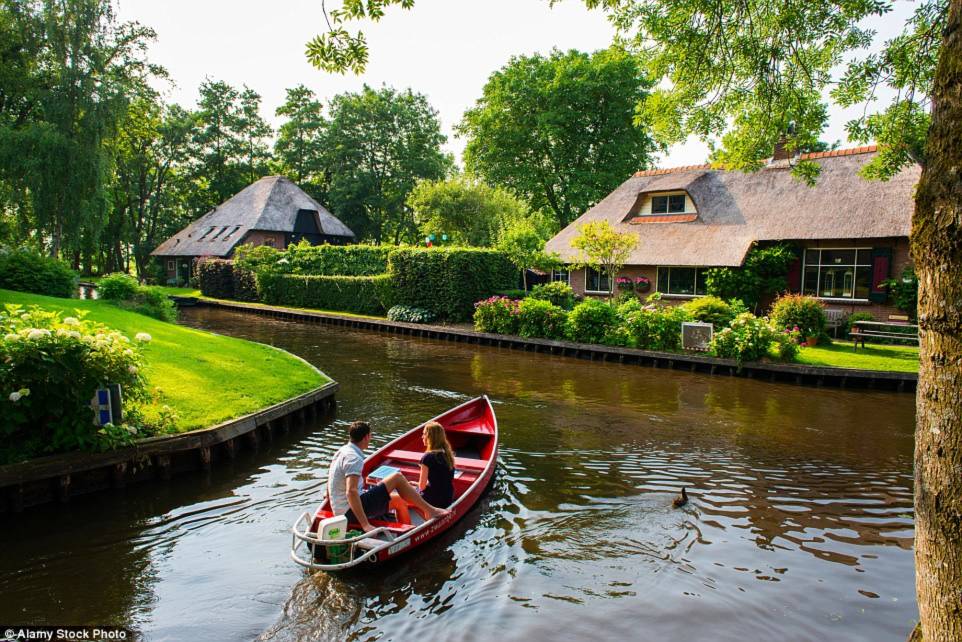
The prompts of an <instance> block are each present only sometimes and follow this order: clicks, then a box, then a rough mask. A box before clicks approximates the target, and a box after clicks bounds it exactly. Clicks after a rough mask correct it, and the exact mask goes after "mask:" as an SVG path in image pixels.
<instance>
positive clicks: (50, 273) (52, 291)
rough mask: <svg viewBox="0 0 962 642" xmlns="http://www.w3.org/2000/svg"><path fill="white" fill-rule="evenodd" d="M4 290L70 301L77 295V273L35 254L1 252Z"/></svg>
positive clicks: (0, 277)
mask: <svg viewBox="0 0 962 642" xmlns="http://www.w3.org/2000/svg"><path fill="white" fill-rule="evenodd" d="M0 288H4V289H6V290H18V291H20V292H33V293H34V294H46V295H47V296H58V297H62V298H70V297H72V296H75V295H76V294H77V273H76V272H74V271H73V270H71V269H70V268H69V267H67V264H66V263H64V262H63V261H59V260H57V259H52V258H50V257H47V256H41V255H40V254H36V253H34V252H29V251H27V250H11V251H9V252H7V251H3V250H0Z"/></svg>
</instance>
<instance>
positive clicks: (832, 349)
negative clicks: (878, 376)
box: [796, 341, 919, 372]
mask: <svg viewBox="0 0 962 642" xmlns="http://www.w3.org/2000/svg"><path fill="white" fill-rule="evenodd" d="M796 362H797V363H803V364H806V365H810V366H834V367H836V368H859V369H862V370H890V371H895V372H918V371H919V349H918V347H917V346H896V345H873V344H871V343H866V344H865V348H862V347H859V349H858V351H856V350H855V349H853V347H852V344H851V342H848V341H838V342H837V343H829V344H821V343H820V344H819V345H817V346H815V347H813V348H806V347H802V349H801V351H800V352H799V353H798V358H797V359H796Z"/></svg>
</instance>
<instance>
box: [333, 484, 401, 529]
mask: <svg viewBox="0 0 962 642" xmlns="http://www.w3.org/2000/svg"><path fill="white" fill-rule="evenodd" d="M361 506H363V507H364V514H365V515H367V518H368V519H376V518H378V517H383V516H384V515H385V514H387V512H388V510H389V509H390V506H391V493H389V492H387V486H385V485H384V484H376V485H374V486H371V487H370V488H368V489H367V490H366V491H364V492H363V493H361ZM344 516H345V517H347V521H348V523H352V524H357V523H358V521H357V518H356V517H355V516H354V511H352V510H351V509H350V508H349V509H347V512H346V513H344Z"/></svg>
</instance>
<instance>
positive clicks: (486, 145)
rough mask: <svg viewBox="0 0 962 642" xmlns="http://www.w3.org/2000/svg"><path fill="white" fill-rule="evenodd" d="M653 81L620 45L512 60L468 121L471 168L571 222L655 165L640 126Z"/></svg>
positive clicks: (492, 80)
mask: <svg viewBox="0 0 962 642" xmlns="http://www.w3.org/2000/svg"><path fill="white" fill-rule="evenodd" d="M649 86H650V85H649V83H648V82H646V81H645V80H644V76H643V74H642V73H641V70H640V69H639V68H638V65H637V63H636V61H635V59H634V58H633V57H632V56H630V55H628V54H627V53H626V52H624V51H623V50H621V49H619V48H611V49H607V50H603V51H598V52H596V53H594V54H586V53H581V52H578V51H568V52H561V51H554V52H552V53H551V54H550V55H549V56H541V55H533V56H518V57H515V58H512V59H511V61H510V62H509V63H508V64H507V65H505V67H503V68H502V69H501V70H499V71H497V72H495V73H494V74H492V75H491V77H490V78H489V79H488V82H487V84H485V86H484V90H483V93H482V96H481V98H480V99H479V100H478V102H477V104H476V105H475V106H474V107H473V108H472V109H469V110H468V111H467V112H466V113H465V115H464V119H463V121H462V122H461V124H460V126H459V127H458V132H459V133H460V134H461V135H463V136H465V137H466V138H467V146H466V148H465V152H464V160H465V165H466V167H467V169H468V170H469V171H472V172H474V173H476V174H478V175H479V176H482V177H483V178H484V179H485V180H486V181H488V182H489V183H490V184H492V185H499V186H503V187H506V188H507V189H509V190H511V191H512V192H514V193H515V194H516V195H518V196H520V197H521V198H524V199H525V200H526V201H528V203H529V204H530V206H531V207H532V209H535V210H542V211H545V212H550V213H552V214H553V216H554V217H555V220H556V221H557V223H558V224H559V226H561V227H564V226H565V225H567V224H568V223H570V222H571V221H573V220H574V219H575V218H577V217H578V216H580V215H581V214H583V213H584V212H585V210H587V209H588V208H589V207H590V206H592V205H593V204H594V203H596V202H597V201H599V200H600V199H601V198H603V197H604V196H606V195H607V194H608V193H609V192H611V190H612V189H614V188H615V187H616V186H617V185H619V184H621V182H622V181H624V180H625V177H627V176H630V175H631V174H632V173H633V172H634V171H636V170H638V169H642V168H644V167H646V166H647V165H648V164H649V163H650V162H651V160H652V157H653V153H654V152H655V150H656V149H657V147H656V145H655V144H654V143H653V142H652V140H651V138H650V137H649V135H648V133H647V131H646V130H645V129H644V128H641V127H635V126H634V124H633V118H634V114H635V108H636V106H637V104H638V103H639V102H640V101H642V100H643V99H644V98H645V96H646V94H647V91H648V89H649Z"/></svg>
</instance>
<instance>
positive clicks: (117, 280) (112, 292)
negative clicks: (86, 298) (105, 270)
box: [97, 272, 140, 301]
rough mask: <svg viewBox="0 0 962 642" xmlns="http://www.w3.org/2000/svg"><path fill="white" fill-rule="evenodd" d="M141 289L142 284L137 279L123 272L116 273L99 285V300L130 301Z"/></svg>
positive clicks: (106, 277)
mask: <svg viewBox="0 0 962 642" xmlns="http://www.w3.org/2000/svg"><path fill="white" fill-rule="evenodd" d="M139 289H140V283H138V282H137V279H135V278H134V277H132V276H131V275H129V274H124V273H123V272H114V273H113V274H108V275H107V276H105V277H104V278H102V279H100V282H99V283H97V298H99V299H104V300H106V301H129V300H130V299H133V298H134V295H136V294H137V290H139Z"/></svg>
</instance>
